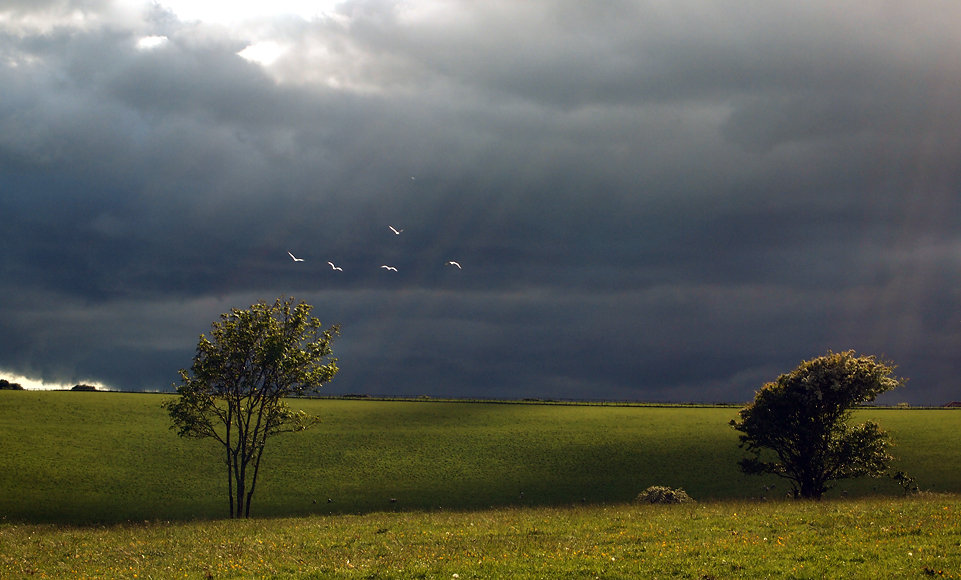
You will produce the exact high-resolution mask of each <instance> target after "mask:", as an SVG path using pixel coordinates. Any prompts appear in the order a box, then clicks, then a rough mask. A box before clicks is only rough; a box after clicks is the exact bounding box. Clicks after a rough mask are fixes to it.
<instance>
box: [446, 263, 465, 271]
mask: <svg viewBox="0 0 961 580" xmlns="http://www.w3.org/2000/svg"><path fill="white" fill-rule="evenodd" d="M446 265H448V266H457V269H459V270H462V269H463V268H461V267H460V264H458V263H457V262H447V264H446Z"/></svg>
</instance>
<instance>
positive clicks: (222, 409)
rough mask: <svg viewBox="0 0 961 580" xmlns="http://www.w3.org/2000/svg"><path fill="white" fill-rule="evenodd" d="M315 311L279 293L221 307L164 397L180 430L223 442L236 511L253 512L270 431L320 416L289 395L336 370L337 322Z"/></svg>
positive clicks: (292, 427) (311, 388)
mask: <svg viewBox="0 0 961 580" xmlns="http://www.w3.org/2000/svg"><path fill="white" fill-rule="evenodd" d="M311 310H312V307H311V306H310V305H308V304H306V303H305V302H303V301H301V302H300V303H297V304H295V303H294V299H293V298H289V299H284V298H283V297H281V298H278V299H277V300H276V301H275V302H274V304H273V305H269V304H267V303H266V302H264V301H260V302H257V303H256V304H254V305H252V306H251V307H250V308H249V309H247V310H238V309H232V310H231V311H230V312H228V313H226V314H222V315H221V316H220V321H219V322H214V323H213V325H212V326H213V329H212V331H211V333H210V338H209V339H208V338H207V337H206V336H204V335H200V341H199V343H198V344H197V354H196V355H195V356H194V361H193V365H192V366H191V368H190V372H189V373H188V371H187V370H185V369H181V370H180V385H179V386H178V387H177V393H178V394H179V395H180V396H179V397H177V398H175V399H172V400H170V401H168V402H166V403H164V408H165V409H166V410H167V412H168V413H169V415H170V418H171V419H172V421H173V426H172V427H171V428H172V429H177V430H178V434H179V435H180V436H182V437H195V438H201V439H205V438H206V439H214V440H215V441H217V442H218V443H220V444H221V445H222V446H223V448H224V453H225V455H224V461H225V463H226V466H227V490H228V491H227V495H228V498H229V502H230V517H231V518H239V517H250V503H251V499H252V498H253V495H254V491H255V490H256V486H257V476H258V474H259V472H260V461H261V458H262V457H263V454H264V448H265V447H266V444H267V440H268V438H270V437H271V436H273V435H277V434H279V433H285V432H293V431H302V430H304V429H307V428H308V427H310V426H311V425H314V424H315V423H317V422H318V419H317V418H316V417H313V416H310V415H308V414H307V413H304V412H303V411H298V412H294V411H292V410H291V409H290V408H289V407H288V406H287V404H286V403H285V402H284V399H285V398H286V397H292V396H300V395H305V394H309V393H311V392H314V391H316V390H317V389H319V388H320V387H321V386H323V384H324V383H326V382H328V381H329V380H331V379H332V378H333V377H334V375H335V374H336V373H337V364H336V363H337V359H335V358H331V352H332V351H331V346H330V343H331V341H332V340H333V338H334V336H335V335H337V334H338V333H339V327H338V326H331V327H329V328H327V329H326V330H322V328H321V323H320V320H318V319H316V318H314V317H312V316H310V311H311Z"/></svg>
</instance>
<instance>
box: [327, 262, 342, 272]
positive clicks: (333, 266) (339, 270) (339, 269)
mask: <svg viewBox="0 0 961 580" xmlns="http://www.w3.org/2000/svg"><path fill="white" fill-rule="evenodd" d="M327 263H328V264H330V267H331V268H333V269H334V270H337V271H338V272H343V271H344V269H343V268H338V267H337V266H335V265H334V263H333V262H327Z"/></svg>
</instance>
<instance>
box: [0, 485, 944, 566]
mask: <svg viewBox="0 0 961 580" xmlns="http://www.w3.org/2000/svg"><path fill="white" fill-rule="evenodd" d="M959 515H961V498H959V497H957V496H949V495H942V496H928V497H920V498H909V499H898V500H895V499H880V498H875V499H860V500H837V501H825V502H821V503H811V502H793V501H792V502H787V501H785V502H767V503H758V502H718V503H703V502H702V503H699V504H692V505H688V504H682V505H673V506H656V505H655V506H652V505H644V506H638V505H630V504H621V505H612V506H606V507H604V506H585V507H580V506H577V507H569V508H546V507H544V508H505V509H495V510H486V511H475V512H429V513H424V512H406V513H373V514H366V515H338V516H312V517H305V518H293V519H277V520H248V521H214V522H192V523H169V524H168V523H142V524H127V525H119V526H111V527H64V526H49V525H48V526H43V525H2V526H0V577H3V578H17V579H19V578H90V579H94V578H96V579H100V578H211V577H212V578H262V577H271V578H290V579H302V578H303V579H307V578H358V579H359V578H365V579H373V578H384V579H416V578H439V579H446V578H450V579H453V578H454V574H456V575H457V579H458V580H459V579H467V578H519V579H534V578H565V579H566V578H585V579H586V578H635V577H638V578H654V577H664V578H695V579H706V578H766V577H768V576H770V577H776V578H793V579H807V578H904V577H928V576H933V577H939V578H958V577H961V574H959V571H961V518H959Z"/></svg>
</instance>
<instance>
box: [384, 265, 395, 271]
mask: <svg viewBox="0 0 961 580" xmlns="http://www.w3.org/2000/svg"><path fill="white" fill-rule="evenodd" d="M381 268H387V269H388V270H393V271H394V272H396V271H397V268H395V267H393V266H388V265H387V264H384V265H383V266H381Z"/></svg>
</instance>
